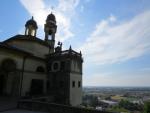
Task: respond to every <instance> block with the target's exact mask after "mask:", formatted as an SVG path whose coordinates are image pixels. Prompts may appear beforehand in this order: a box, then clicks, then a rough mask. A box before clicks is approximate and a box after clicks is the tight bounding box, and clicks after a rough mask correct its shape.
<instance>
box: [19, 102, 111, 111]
mask: <svg viewBox="0 0 150 113" xmlns="http://www.w3.org/2000/svg"><path fill="white" fill-rule="evenodd" d="M18 108H21V109H27V110H32V111H45V112H49V113H109V112H105V111H98V110H93V109H86V108H79V107H71V106H66V105H60V104H54V103H47V102H39V101H30V100H21V101H19V102H18Z"/></svg>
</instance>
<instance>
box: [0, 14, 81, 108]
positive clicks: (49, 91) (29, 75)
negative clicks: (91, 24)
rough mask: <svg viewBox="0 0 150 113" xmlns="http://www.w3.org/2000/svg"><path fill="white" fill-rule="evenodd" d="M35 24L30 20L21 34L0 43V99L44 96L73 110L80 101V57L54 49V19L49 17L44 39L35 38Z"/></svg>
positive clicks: (55, 27)
mask: <svg viewBox="0 0 150 113" xmlns="http://www.w3.org/2000/svg"><path fill="white" fill-rule="evenodd" d="M37 29H38V26H37V23H36V21H35V20H34V19H33V17H32V19H30V20H28V21H27V22H26V24H25V34H24V35H16V36H13V37H11V38H8V39H7V40H5V41H3V42H0V95H8V96H20V97H24V96H48V97H49V100H50V101H51V102H54V103H60V104H66V105H72V106H77V105H80V104H81V102H82V101H81V100H82V63H83V59H82V54H81V52H80V53H78V52H76V51H74V50H73V49H72V48H71V47H70V48H69V49H68V50H62V43H61V42H58V45H57V46H55V33H56V31H57V25H56V18H55V15H54V14H52V13H51V14H49V15H48V16H47V19H46V23H45V25H44V32H45V39H44V40H42V39H40V38H37V37H36V33H37Z"/></svg>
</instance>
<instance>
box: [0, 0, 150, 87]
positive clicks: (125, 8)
mask: <svg viewBox="0 0 150 113" xmlns="http://www.w3.org/2000/svg"><path fill="white" fill-rule="evenodd" d="M52 6H53V7H54V9H53V13H54V14H55V15H56V19H57V25H58V30H57V34H56V40H57V41H62V42H63V48H64V49H67V48H69V46H70V44H71V45H72V48H74V49H75V50H77V51H80V50H82V53H83V57H84V64H83V67H84V68H83V69H84V70H83V85H84V86H150V22H149V20H150V1H149V0H1V1H0V14H1V16H0V41H3V40H5V39H7V38H9V37H11V36H13V35H16V34H24V25H25V22H26V21H27V20H28V19H30V18H31V16H34V19H35V20H36V21H37V23H38V34H37V37H39V38H41V39H43V38H44V30H43V27H44V23H45V20H46V16H47V15H48V14H49V13H50V12H51V7H52Z"/></svg>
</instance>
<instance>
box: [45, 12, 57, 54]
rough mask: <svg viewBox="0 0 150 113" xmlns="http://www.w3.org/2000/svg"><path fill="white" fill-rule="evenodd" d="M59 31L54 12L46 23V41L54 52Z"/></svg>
mask: <svg viewBox="0 0 150 113" xmlns="http://www.w3.org/2000/svg"><path fill="white" fill-rule="evenodd" d="M56 31H57V25H56V18H55V15H54V14H52V13H51V14H49V15H48V16H47V19H46V23H45V25H44V32H45V41H46V42H47V43H49V45H50V47H51V49H52V52H54V46H55V33H56Z"/></svg>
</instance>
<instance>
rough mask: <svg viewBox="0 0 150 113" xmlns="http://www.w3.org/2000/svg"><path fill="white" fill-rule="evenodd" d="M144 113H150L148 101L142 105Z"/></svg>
mask: <svg viewBox="0 0 150 113" xmlns="http://www.w3.org/2000/svg"><path fill="white" fill-rule="evenodd" d="M144 113H150V101H149V102H146V103H145V104H144Z"/></svg>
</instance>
